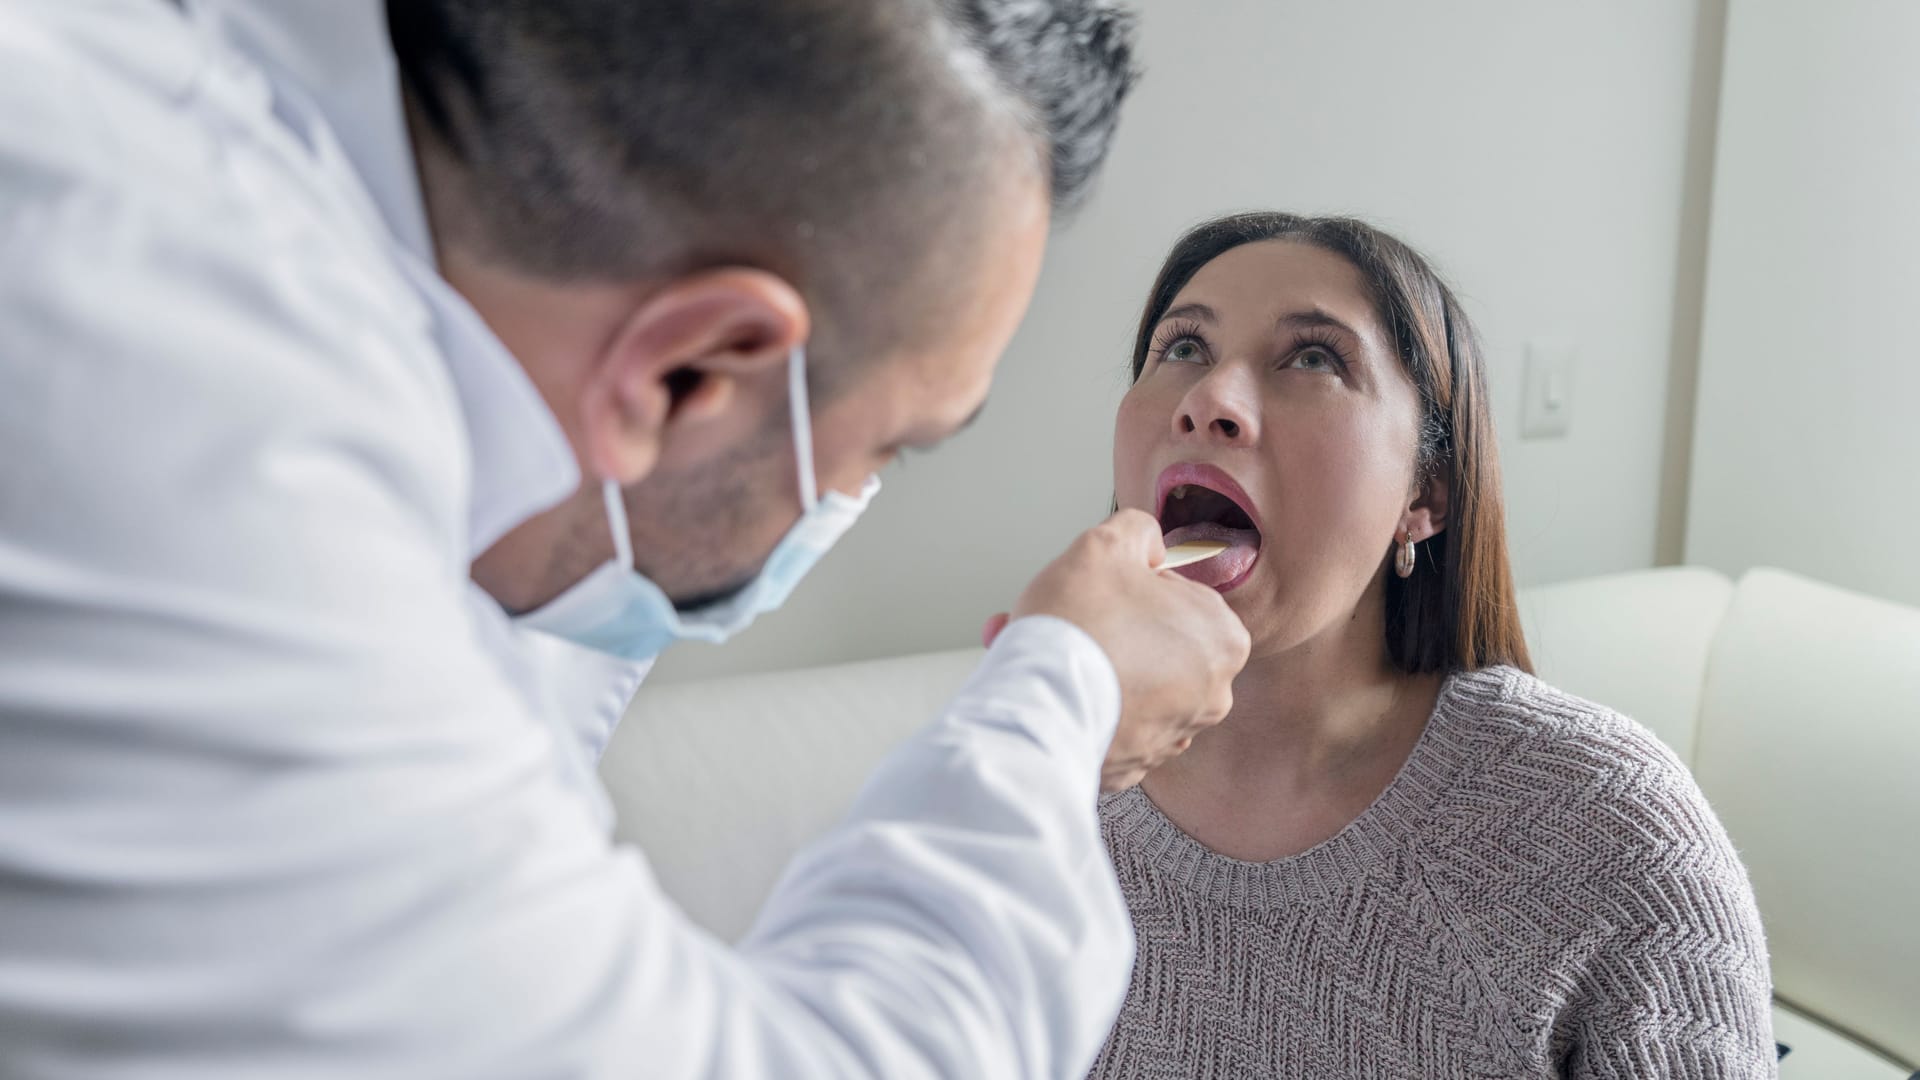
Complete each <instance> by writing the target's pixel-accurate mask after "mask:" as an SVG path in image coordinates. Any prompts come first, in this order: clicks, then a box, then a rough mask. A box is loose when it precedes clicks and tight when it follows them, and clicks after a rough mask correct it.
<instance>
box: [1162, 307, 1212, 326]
mask: <svg viewBox="0 0 1920 1080" xmlns="http://www.w3.org/2000/svg"><path fill="white" fill-rule="evenodd" d="M1168 319H1199V320H1200V321H1201V322H1219V321H1220V318H1219V316H1217V315H1215V314H1214V313H1213V309H1212V308H1210V307H1208V306H1207V305H1205V304H1199V303H1186V304H1181V305H1180V306H1179V307H1177V308H1170V309H1168V311H1167V313H1166V314H1165V315H1162V316H1160V321H1161V322H1166V321H1167V320H1168Z"/></svg>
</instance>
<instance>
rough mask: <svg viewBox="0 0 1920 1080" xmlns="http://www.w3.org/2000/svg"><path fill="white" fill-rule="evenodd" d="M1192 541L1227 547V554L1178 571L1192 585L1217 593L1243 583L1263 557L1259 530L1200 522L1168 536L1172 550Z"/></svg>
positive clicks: (1169, 532)
mask: <svg viewBox="0 0 1920 1080" xmlns="http://www.w3.org/2000/svg"><path fill="white" fill-rule="evenodd" d="M1189 540H1218V541H1222V542H1224V543H1225V544H1226V545H1227V550H1225V551H1223V552H1221V553H1220V554H1218V555H1215V556H1214V557H1213V558H1211V559H1202V560H1200V561H1199V562H1197V563H1188V564H1187V565H1185V566H1182V567H1180V568H1179V569H1177V570H1175V571H1174V573H1176V574H1179V575H1180V576H1181V577H1183V578H1186V579H1187V580H1188V581H1197V582H1199V583H1200V584H1202V585H1206V586H1208V587H1210V588H1215V589H1217V588H1219V587H1220V586H1222V585H1227V584H1231V583H1233V582H1235V581H1237V580H1239V578H1240V577H1241V575H1243V574H1245V573H1246V572H1247V570H1248V568H1249V567H1251V566H1253V560H1255V559H1257V558H1259V557H1260V533H1259V530H1257V529H1230V528H1227V527H1226V526H1225V525H1218V524H1215V523H1213V522H1196V523H1194V524H1192V525H1182V526H1180V527H1179V528H1177V529H1171V530H1168V532H1167V546H1168V547H1172V546H1174V545H1175V544H1184V543H1186V542H1187V541H1189Z"/></svg>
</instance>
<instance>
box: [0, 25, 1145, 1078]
mask: <svg viewBox="0 0 1920 1080" xmlns="http://www.w3.org/2000/svg"><path fill="white" fill-rule="evenodd" d="M414 185H415V180H414V176H413V171H412V167H411V162H410V159H409V157H408V156H407V148H406V143H405V139H404V134H403V129H402V120H401V114H400V111H399V108H398V104H397V92H396V83H395V80H394V74H393V70H392V58H391V55H390V53H389V51H388V50H387V48H386V44H385V38H384V20H383V8H382V5H381V4H380V3H378V2H377V0H278V2H267V0H262V2H260V3H257V4H247V3H239V2H234V3H220V4H216V3H190V4H188V5H186V9H185V10H182V9H181V8H178V7H176V6H174V5H172V4H169V3H167V2H165V0H0V1077H6V1078H8V1080H33V1078H43V1077H89V1078H111V1077H141V1078H163V1077H183V1078H184V1077H192V1078H195V1080H208V1078H218V1077H246V1078H261V1077H301V1076H313V1077H321V1076H329V1077H338V1076H352V1077H393V1078H407V1080H421V1078H429V1077H460V1078H468V1077H615V1076H618V1077H660V1078H685V1077H873V1078H881V1077H884V1078H887V1080H906V1078H913V1077H931V1076H947V1077H982V1078H989V1080H1000V1078H1015V1077H1043V1076H1044V1077H1059V1076H1070V1075H1077V1074H1079V1073H1080V1072H1082V1071H1083V1070H1084V1069H1085V1067H1086V1065H1087V1063H1088V1062H1089V1061H1090V1060H1091V1057H1092V1055H1093V1053H1094V1051H1095V1050H1096V1049H1097V1047H1098V1045H1099V1044H1100V1042H1101V1040H1102V1039H1103V1037H1104V1035H1105V1032H1106V1028H1107V1026H1108V1024H1109V1023H1110V1021H1111V1018H1112V1015H1113V1011H1114V1010H1115V1008H1117V1006H1118V1003H1119V998H1120V995H1121V993H1122V991H1123V989H1124V982H1125V977H1126V973H1127V970H1128V966H1129V964H1130V961H1131V937H1130V932H1129V929H1128V922H1127V917H1126V911H1125V908H1124V905H1123V903H1122V901H1121V898H1120V895H1119V891H1118V888H1117V886H1116V885H1115V883H1114V881H1113V879H1112V871H1111V869H1110V867H1109V865H1108V863H1107V861H1106V858H1105V854H1104V851H1103V849H1102V847H1101V844H1100V840H1099V834H1098V829H1097V824H1096V817H1095V809H1094V796H1095V788H1096V785H1097V776H1098V770H1099V763H1100V760H1101V757H1102V755H1103V752H1104V748H1105V744H1106V742H1107V740H1108V739H1109V738H1110V736H1111V733H1112V729H1113V725H1114V724H1115V722H1116V717H1117V715H1118V711H1119V700H1118V697H1119V691H1118V686H1117V682H1116V680H1115V677H1114V673H1113V670H1112V668H1111V666H1110V665H1109V664H1108V662H1107V660H1106V658H1105V657H1104V656H1103V655H1102V653H1101V652H1100V650H1099V649H1098V647H1097V646H1095V645H1094V644H1093V642H1092V641H1091V640H1090V639H1088V638H1087V637H1086V636H1085V635H1083V634H1081V633H1080V632H1079V631H1078V630H1076V629H1074V628H1072V627H1070V626H1068V625H1066V624H1064V623H1059V622H1056V621H1051V620H1044V619H1042V620H1027V621H1024V622H1022V623H1019V624H1016V625H1015V626H1013V627H1012V628H1010V629H1009V630H1008V631H1007V632H1006V634H1005V636H1004V637H1003V638H1002V639H1001V641H1000V643H999V644H998V645H997V646H996V648H995V649H994V650H993V651H992V653H991V654H990V655H989V658H988V660H987V662H986V663H985V665H984V666H983V667H982V669H981V670H980V671H979V673H978V674H977V675H976V676H975V677H974V678H973V680H972V681H971V682H970V683H969V684H968V686H967V688H966V689H965V690H964V691H963V692H962V693H961V694H960V696H959V697H958V699H957V700H956V701H955V702H954V703H953V704H952V705H951V706H950V707H949V708H948V709H947V710H946V712H945V713H944V714H943V715H942V716H940V717H938V718H933V722H932V723H931V724H930V725H929V726H928V727H927V728H926V729H925V730H924V731H923V732H922V733H921V734H920V735H919V736H918V737H916V738H915V739H914V740H912V741H911V742H910V743H909V744H908V745H907V746H905V747H904V748H903V749H901V750H900V751H899V752H898V753H897V754H896V755H894V756H893V757H892V758H891V759H890V760H889V761H888V762H887V764H886V765H885V766H884V767H883V768H882V769H881V770H880V771H879V773H878V774H877V775H876V776H875V777H874V779H873V781H872V783H871V784H870V785H869V786H868V788H867V789H866V791H865V792H864V794H863V795H862V796H861V798H860V800H859V802H858V804H857V806H856V807H855V809H854V810H853V812H852V814H851V816H850V817H849V818H848V819H847V821H846V822H845V823H844V824H843V825H841V826H840V827H839V828H837V829H836V830H835V831H834V832H832V833H831V834H830V835H828V836H827V837H825V838H824V839H822V840H821V841H820V842H819V843H818V844H816V845H815V846H813V847H812V848H811V849H810V850H809V851H807V852H806V853H805V854H803V855H802V856H801V857H800V858H799V859H798V860H797V861H796V863H795V864H794V866H793V867H792V868H791V869H790V871H789V872H788V874H787V875H786V876H785V878H784V880H783V882H782V884H781V885H780V887H779V889H778V890H777V891H776V893H775V895H774V897H773V899H772V900H771V901H770V903H769V904H768V906H767V908H766V910H765V912H764V913H763V916H762V918H761V919H760V921H759V923H758V925H757V926H756V928H755V929H754V930H753V931H752V932H751V934H750V935H749V936H748V937H747V939H746V940H745V941H743V942H742V943H741V944H740V945H739V946H738V947H737V948H735V947H729V946H727V945H725V944H723V943H721V942H718V941H715V940H713V939H711V938H710V937H709V936H707V935H706V934H704V933H702V932H701V931H700V930H698V929H697V928H695V927H694V926H693V925H692V924H691V923H689V922H688V920H687V919H686V918H685V917H684V916H683V915H682V914H681V913H680V912H678V911H677V910H675V909H674V907H673V906H672V905H671V904H670V903H669V902H668V901H667V900H666V899H665V898H664V897H663V896H662V895H661V893H660V891H659V890H658V888H657V887H656V885H655V884H654V882H653V880H652V879H651V877H650V876H649V874H648V871H647V866H646V862H645V859H644V857H643V855H642V854H641V853H639V852H636V851H632V850H623V849H618V848H615V847H614V846H612V844H611V843H610V841H609V839H608V821H607V812H606V803H605V800H604V795H603V793H602V792H601V791H600V789H599V787H598V783H597V780H596V779H595V777H594V774H593V768H592V757H593V752H594V751H595V749H596V747H597V744H598V742H599V741H600V740H603V739H604V737H605V735H606V733H607V729H608V725H609V724H610V722H611V716H612V713H613V709H612V708H610V707H603V708H602V709H601V710H599V711H598V712H594V711H591V710H585V709H581V708H576V707H570V706H569V705H568V701H569V699H570V698H571V697H577V696H579V695H578V694H577V693H575V690H574V688H573V687H571V686H568V685H562V683H563V680H559V679H556V678H555V676H554V674H553V672H554V669H553V667H552V665H550V664H547V663H545V662H543V661H542V660H541V659H539V658H538V657H536V656H535V655H533V654H532V653H531V652H530V651H529V650H528V648H527V642H526V641H525V634H524V633H523V632H521V631H518V630H516V629H515V628H514V627H513V626H512V625H511V624H510V622H509V621H508V620H507V619H506V618H505V617H504V616H503V614H502V613H501V612H500V610H499V609H498V607H497V606H495V605H494V604H493V603H492V602H491V601H490V600H489V599H488V598H487V597H486V596H485V595H484V594H482V593H480V592H479V591H478V590H477V589H476V588H474V587H473V586H472V584H471V583H470V581H469V580H468V576H467V574H468V571H467V567H468V564H469V562H470V561H471V559H472V557H473V555H474V553H475V552H477V551H479V550H483V549H484V548H485V547H487V546H488V545H490V544H491V543H492V542H493V541H494V540H495V539H497V538H498V537H499V536H500V535H501V534H502V533H503V532H504V531H505V530H506V529H508V528H510V527H511V526H512V525H513V524H515V523H517V522H519V521H521V520H523V519H525V518H526V517H527V516H528V515H530V514H532V513H535V512H537V511H539V510H540V509H542V508H544V507H546V506H549V505H551V504H552V503H554V502H555V501H557V500H558V499H560V498H561V497H563V496H565V495H567V494H568V493H570V492H572V491H573V490H575V488H576V486H577V484H578V481H579V477H578V475H577V473H576V469H575V465H574V462H573V459H572V456H571V454H570V453H569V451H568V448H567V444H566V442H565V441H564V439H563V438H562V437H561V435H560V432H559V429H558V427H557V425H556V423H555V421H554V420H553V417H552V416H551V414H549V413H548V412H547V410H546V408H545V407H544V405H543V404H542V402H541V400H540V398H539V397H538V395H537V394H535V393H534V391H533V389H532V387H531V386H530V385H529V383H528V382H527V380H526V378H525V376H524V375H523V374H522V372H521V371H520V369H519V367H518V366H517V364H516V363H515V361H514V360H513V359H512V357H510V356H509V355H507V354H506V352H505V351H504V350H503V348H502V347H501V346H500V344H499V343H498V342H497V341H496V340H495V339H494V338H493V337H492V336H491V334H489V333H488V331H487V329H486V327H485V326H484V325H483V324H482V323H481V322H480V320H479V319H478V318H477V316H475V314H474V313H473V312H472V311H471V310H470V309H469V308H468V307H466V305H465V304H463V303H462V302H461V300H460V299H459V297H457V296H456V295H455V294H454V293H452V291H451V290H450V289H448V288H447V287H446V286H445V285H444V284H443V283H442V282H441V281H440V280H439V278H438V277H437V276H436V275H435V273H434V270H433V267H432V264H431V255H430V250H431V249H430V245H429V244H428V242H427V237H426V230H425V225H424V219H423V215H422V213H421V211H420V207H419V195H418V192H417V190H416V188H415V186H414ZM639 674H640V673H639V671H638V670H637V669H632V668H622V667H620V666H619V665H612V666H610V667H608V668H606V669H605V670H603V671H601V672H600V676H601V677H602V678H604V679H605V680H607V681H606V682H605V683H604V684H601V685H598V686H595V687H594V688H593V690H594V692H595V693H596V694H597V695H598V696H599V697H600V699H601V700H602V701H603V703H607V704H608V705H611V704H613V703H617V702H618V701H620V700H622V699H623V698H624V696H625V694H626V692H628V691H630V690H631V688H632V686H633V685H634V684H635V683H636V682H637V680H638V677H639Z"/></svg>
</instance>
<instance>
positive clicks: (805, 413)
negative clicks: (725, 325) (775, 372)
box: [787, 345, 820, 510]
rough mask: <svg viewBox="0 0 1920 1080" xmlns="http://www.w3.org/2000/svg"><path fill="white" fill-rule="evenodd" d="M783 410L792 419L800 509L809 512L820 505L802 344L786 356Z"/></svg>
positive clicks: (805, 359) (805, 364)
mask: <svg viewBox="0 0 1920 1080" xmlns="http://www.w3.org/2000/svg"><path fill="white" fill-rule="evenodd" d="M787 410H788V412H789V414H790V415H791V416H792V419H793V460H794V462H795V464H796V465H798V467H799V470H800V508H801V509H802V510H812V509H813V508H814V507H815V506H816V505H818V504H819V502H820V487H819V481H818V480H816V479H815V478H814V475H813V412H812V409H811V408H810V407H809V405H808V401H807V349H806V346H804V345H795V346H794V347H793V351H792V352H790V353H788V354H787Z"/></svg>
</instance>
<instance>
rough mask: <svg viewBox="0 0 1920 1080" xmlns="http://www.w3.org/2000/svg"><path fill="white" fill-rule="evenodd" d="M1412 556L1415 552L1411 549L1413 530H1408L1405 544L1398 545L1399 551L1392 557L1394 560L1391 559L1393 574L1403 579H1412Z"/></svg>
mask: <svg viewBox="0 0 1920 1080" xmlns="http://www.w3.org/2000/svg"><path fill="white" fill-rule="evenodd" d="M1414 555H1415V552H1414V549H1413V530H1412V529H1408V530H1407V542H1406V543H1404V544H1402V545H1400V550H1399V551H1398V552H1397V553H1395V555H1394V559H1393V571H1394V573H1396V574H1399V575H1400V576H1401V577H1403V578H1410V577H1412V576H1413V567H1414V561H1415V560H1414Z"/></svg>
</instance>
